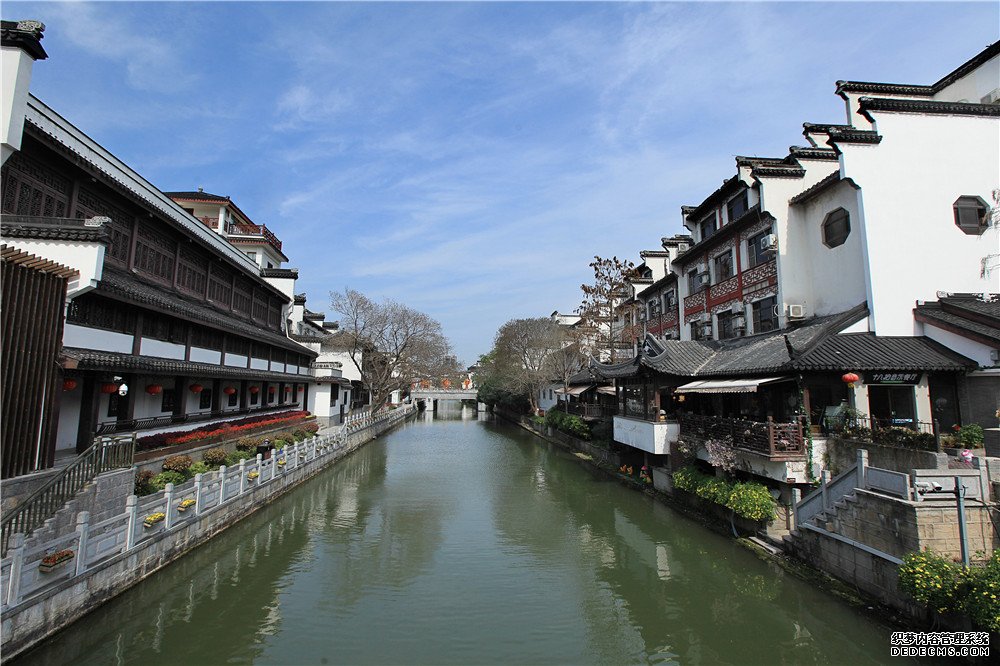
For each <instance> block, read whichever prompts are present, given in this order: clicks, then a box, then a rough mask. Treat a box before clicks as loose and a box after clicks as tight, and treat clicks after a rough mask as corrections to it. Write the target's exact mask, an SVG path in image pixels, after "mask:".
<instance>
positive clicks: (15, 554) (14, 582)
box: [5, 532, 24, 606]
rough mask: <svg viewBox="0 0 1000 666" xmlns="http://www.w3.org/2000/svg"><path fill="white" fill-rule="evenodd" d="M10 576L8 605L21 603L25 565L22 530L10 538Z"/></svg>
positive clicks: (8, 581)
mask: <svg viewBox="0 0 1000 666" xmlns="http://www.w3.org/2000/svg"><path fill="white" fill-rule="evenodd" d="M9 555H10V578H9V579H8V580H7V597H6V600H5V601H6V603H7V605H8V606H16V605H18V604H19V603H21V569H22V568H23V567H24V535H23V534H22V533H20V532H18V533H17V534H14V535H12V536H11V538H10V551H9Z"/></svg>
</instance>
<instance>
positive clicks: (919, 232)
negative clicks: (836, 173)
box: [840, 113, 1000, 335]
mask: <svg viewBox="0 0 1000 666" xmlns="http://www.w3.org/2000/svg"><path fill="white" fill-rule="evenodd" d="M876 120H877V125H878V131H879V133H880V134H882V135H883V140H882V143H881V144H880V145H877V146H874V145H853V144H841V145H840V148H841V150H842V152H843V157H842V163H843V173H844V175H846V176H848V177H850V178H851V179H853V180H854V181H855V183H857V184H858V185H859V186H860V187H861V193H862V198H863V207H862V210H860V211H859V222H860V224H859V228H860V229H861V230H862V232H863V234H864V238H863V239H862V240H863V244H864V250H865V260H866V261H867V263H868V265H869V269H870V277H869V284H868V291H869V294H870V297H869V308H870V309H871V316H872V323H873V329H874V330H875V332H876V333H878V334H879V335H913V334H914V321H913V312H912V311H913V306H914V305H915V303H916V301H918V300H924V301H932V300H935V299H936V298H937V295H936V294H937V292H938V291H949V292H974V293H975V292H982V291H984V290H987V289H988V290H989V291H997V290H998V285H997V281H998V279H997V278H996V276H994V278H993V279H992V280H989V281H988V280H984V279H982V278H980V277H979V271H980V260H981V258H982V257H983V256H985V255H986V254H989V253H991V252H996V251H997V241H996V233H995V232H987V233H985V234H983V236H970V235H967V234H965V233H963V232H962V231H961V230H960V229H959V228H958V227H957V226H956V225H955V220H954V214H953V211H952V204H953V203H954V202H955V200H956V199H957V198H958V197H960V196H962V195H978V196H981V197H983V199H985V200H986V201H989V200H990V197H991V191H992V189H993V188H995V187H996V186H997V183H1000V119H998V118H983V117H969V116H947V115H919V114H897V113H879V114H878V115H877V116H876ZM945 138H947V140H945ZM852 234H853V220H852Z"/></svg>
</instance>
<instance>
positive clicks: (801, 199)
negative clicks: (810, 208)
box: [788, 170, 858, 205]
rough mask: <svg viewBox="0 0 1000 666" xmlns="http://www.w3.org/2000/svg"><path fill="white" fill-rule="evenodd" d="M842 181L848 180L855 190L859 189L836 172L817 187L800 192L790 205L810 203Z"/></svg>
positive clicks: (816, 185) (790, 200) (789, 201)
mask: <svg viewBox="0 0 1000 666" xmlns="http://www.w3.org/2000/svg"><path fill="white" fill-rule="evenodd" d="M841 180H846V181H847V182H849V183H850V184H851V185H852V186H853V187H854V189H858V186H857V185H856V184H855V183H854V181H853V180H851V179H850V178H843V179H841V177H840V171H839V170H837V171H834V172H833V173H831V174H830V175H829V176H827V177H826V178H824V179H822V180H821V181H819V182H818V183H816V184H815V185H813V186H812V187H809V188H807V189H805V190H802V191H801V192H799V193H798V194H796V195H795V196H794V197H792V198H791V199H789V200H788V203H790V204H792V205H794V204H800V203H806V202H807V201H810V200H811V199H813V198H814V197H817V196H819V195H820V194H822V193H823V192H825V191H826V190H828V189H829V188H831V187H833V186H834V185H836V184H837V183H839V182H840V181H841Z"/></svg>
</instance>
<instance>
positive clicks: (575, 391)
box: [556, 384, 594, 396]
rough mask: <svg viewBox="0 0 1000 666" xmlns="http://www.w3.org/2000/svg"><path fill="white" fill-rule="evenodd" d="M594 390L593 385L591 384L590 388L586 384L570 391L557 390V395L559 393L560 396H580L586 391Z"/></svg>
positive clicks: (574, 387) (573, 387) (571, 388)
mask: <svg viewBox="0 0 1000 666" xmlns="http://www.w3.org/2000/svg"><path fill="white" fill-rule="evenodd" d="M592 388H594V385H593V384H590V385H589V386H588V385H586V384H584V385H583V386H572V387H570V388H569V389H556V393H558V394H560V395H577V396H578V395H580V394H581V393H583V392H584V391H589V390H590V389H592Z"/></svg>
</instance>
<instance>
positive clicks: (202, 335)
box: [191, 327, 222, 350]
mask: <svg viewBox="0 0 1000 666" xmlns="http://www.w3.org/2000/svg"><path fill="white" fill-rule="evenodd" d="M191 346H192V347H201V348H202V349H215V350H221V349H222V333H220V332H218V331H213V330H212V329H210V328H202V327H197V328H194V329H192V331H191Z"/></svg>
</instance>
